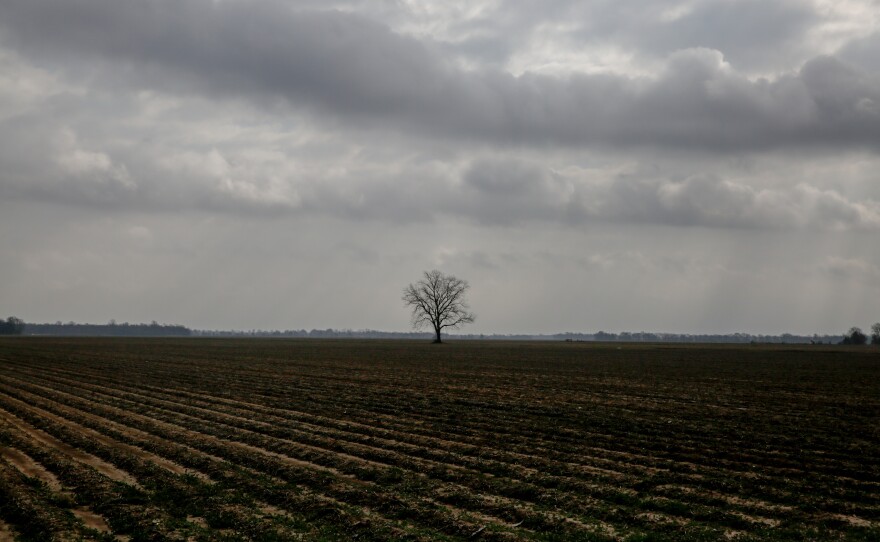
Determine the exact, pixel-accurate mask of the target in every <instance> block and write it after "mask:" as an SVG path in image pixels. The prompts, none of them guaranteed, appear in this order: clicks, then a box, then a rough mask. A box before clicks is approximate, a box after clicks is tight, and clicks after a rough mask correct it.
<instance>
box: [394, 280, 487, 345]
mask: <svg viewBox="0 0 880 542" xmlns="http://www.w3.org/2000/svg"><path fill="white" fill-rule="evenodd" d="M468 288H470V285H469V284H468V283H467V281H466V280H462V279H460V278H456V277H454V276H452V275H444V274H443V273H441V272H440V271H437V270H436V269H435V270H434V271H425V276H424V278H423V279H422V280H420V281H418V282H417V283H415V284H410V285H409V286H407V287H406V288H404V289H403V303H404V304H405V305H406V306H408V307H411V309H412V325H413V328H415V329H421V328H423V327H428V326H430V327H432V328H434V334H435V338H434V342H435V343H440V342H443V341H441V340H440V332H441V331H443V330H444V329H446V328H457V327H460V326H461V325H463V324H470V323H471V322H473V321H474V319H475V318H476V316H475V315H474V313H472V312H470V311H469V310H468V304H467V302H466V301H465V299H464V294H465V292H467V290H468Z"/></svg>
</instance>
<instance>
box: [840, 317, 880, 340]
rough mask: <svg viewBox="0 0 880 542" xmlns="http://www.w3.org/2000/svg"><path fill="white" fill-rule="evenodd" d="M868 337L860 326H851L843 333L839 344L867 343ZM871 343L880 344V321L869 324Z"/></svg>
mask: <svg viewBox="0 0 880 542" xmlns="http://www.w3.org/2000/svg"><path fill="white" fill-rule="evenodd" d="M868 339H869V337H868V336H867V335H865V333H864V332H862V330H861V328H858V327H851V328H850V329H849V331H848V332H847V333H846V335H844V337H843V340H842V341H840V344H867V343H868ZM870 340H871V344H880V322H877V323H876V324H874V325H872V326H871V336H870Z"/></svg>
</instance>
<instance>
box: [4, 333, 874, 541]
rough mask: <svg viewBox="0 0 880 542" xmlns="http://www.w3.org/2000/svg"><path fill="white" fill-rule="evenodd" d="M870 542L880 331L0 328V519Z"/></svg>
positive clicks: (281, 536)
mask: <svg viewBox="0 0 880 542" xmlns="http://www.w3.org/2000/svg"><path fill="white" fill-rule="evenodd" d="M12 537H17V538H18V539H20V540H37V541H48V540H80V539H85V540H133V541H138V540H197V541H198V540H230V541H231V540H670V541H671V540H730V539H734V540H798V541H799V540H880V351H878V350H877V349H871V348H850V349H845V348H840V347H820V346H809V347H808V346H803V347H784V346H778V347H763V346H740V347H722V346H714V347H695V346H665V345H664V346H659V345H644V346H642V345H613V344H612V345H603V344H589V343H495V342H459V343H450V344H446V345H431V344H428V343H421V342H408V341H316V340H302V341H285V340H256V339H254V340H208V339H204V340H203V339H167V340H166V339H51V338H9V339H3V340H0V540H7V539H10V538H12Z"/></svg>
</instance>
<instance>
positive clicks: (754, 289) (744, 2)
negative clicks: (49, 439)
mask: <svg viewBox="0 0 880 542" xmlns="http://www.w3.org/2000/svg"><path fill="white" fill-rule="evenodd" d="M878 239H880V1H878V0H670V1H660V0H632V1H627V2H620V1H617V0H590V1H583V0H486V1H484V0H461V1H459V0H450V1H445V2H433V1H427V0H425V1H422V0H363V1H349V0H320V1H318V0H302V1H294V0H139V1H133V0H132V1H125V0H39V1H34V0H3V1H2V2H0V316H4V317H5V316H8V315H15V316H17V317H20V318H23V319H24V320H26V321H29V322H54V321H57V320H61V321H69V320H75V321H78V322H94V323H102V322H107V321H109V320H110V319H115V320H116V321H119V322H122V321H129V322H149V321H151V320H158V321H160V322H164V323H177V324H183V325H187V326H190V327H194V328H199V329H244V330H249V329H300V328H305V329H312V328H328V327H333V328H339V329H343V328H350V329H367V328H368V329H378V330H389V331H390V330H406V329H408V328H409V312H408V311H407V309H406V308H405V307H404V306H403V303H402V301H401V295H402V290H403V288H404V287H405V286H406V285H407V284H409V283H410V282H414V281H416V280H418V279H419V278H420V276H421V274H422V273H423V272H424V271H426V270H430V269H439V270H441V271H443V272H445V273H449V274H453V275H455V276H457V277H459V278H463V279H465V280H467V281H468V282H469V283H470V286H471V289H470V291H469V292H468V300H469V302H470V306H471V309H472V310H473V312H475V313H476V315H477V320H476V322H475V323H474V324H471V325H469V326H468V327H466V328H464V329H463V331H464V332H472V333H553V332H563V331H581V332H594V331H598V330H604V331H657V332H680V333H732V332H752V333H783V332H793V333H803V334H810V333H826V332H827V333H837V332H841V333H842V332H844V331H846V330H847V329H849V327H851V326H860V327H862V328H863V329H867V328H869V327H870V324H871V323H873V322H876V321H878V320H880V242H878Z"/></svg>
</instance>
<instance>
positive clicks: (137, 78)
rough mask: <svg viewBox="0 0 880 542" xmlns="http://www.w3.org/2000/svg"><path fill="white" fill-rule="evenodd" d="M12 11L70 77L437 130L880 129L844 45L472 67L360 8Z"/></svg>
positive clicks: (6, 17) (660, 135)
mask: <svg viewBox="0 0 880 542" xmlns="http://www.w3.org/2000/svg"><path fill="white" fill-rule="evenodd" d="M785 5H786V6H787V5H788V4H785ZM786 9H787V8H786ZM0 21H2V23H0V25H2V35H3V38H2V41H3V43H5V44H6V46H7V47H14V48H15V49H17V50H18V51H19V52H21V53H22V54H25V55H28V56H31V57H33V58H37V59H42V60H41V61H42V62H56V63H57V62H72V63H73V64H71V66H72V67H71V69H69V70H68V71H67V73H68V75H70V76H71V77H72V76H73V75H71V74H72V73H73V72H74V71H75V70H77V69H78V68H79V69H81V66H82V64H81V63H83V62H85V63H88V64H87V65H88V68H87V69H86V70H85V71H86V73H92V74H98V75H99V76H100V77H101V78H106V79H109V80H113V81H117V82H118V81H120V80H125V81H127V84H130V85H133V86H134V87H136V88H157V89H161V90H163V91H166V92H174V93H186V92H191V91H193V90H195V89H198V91H199V92H202V93H207V94H208V95H214V96H218V97H225V98H244V99H247V100H249V101H250V102H251V103H254V104H261V105H264V106H267V107H277V105H278V104H279V103H281V104H284V105H285V107H288V108H293V109H294V110H298V111H311V112H312V113H313V114H315V115H320V116H323V117H327V118H336V119H340V120H341V119H344V120H345V122H347V123H349V124H350V125H358V124H359V123H361V124H363V123H367V124H370V125H371V126H388V127H389V128H393V129H394V130H403V131H405V132H410V133H416V134H419V135H420V136H423V137H424V136H428V137H431V136H435V137H436V136H442V137H446V138H457V139H465V140H471V141H475V142H487V143H493V144H499V143H500V144H505V145H511V144H516V145H523V144H525V145H547V144H555V145H563V146H568V147H571V148H577V147H582V146H597V147H613V148H634V147H643V146H651V147H659V148H688V149H705V150H710V151H721V152H740V151H743V150H756V149H762V150H768V149H772V148H779V147H791V146H815V145H819V146H824V147H831V148H833V147H840V146H844V145H846V146H852V145H857V146H864V147H867V148H872V149H876V147H877V141H880V107H878V105H877V104H878V103H880V77H878V76H877V74H876V73H874V72H869V71H865V70H864V69H862V68H859V67H856V66H854V65H849V64H846V63H844V62H843V61H841V60H838V59H836V58H833V57H817V58H815V59H813V60H811V61H809V62H807V63H806V64H805V65H804V66H803V68H802V69H800V70H797V71H793V72H788V73H782V74H780V75H778V76H777V77H775V78H774V79H772V80H770V79H752V78H749V77H747V76H746V75H745V74H744V73H741V72H738V71H737V70H736V69H735V68H734V67H733V66H731V65H730V64H729V63H728V62H727V61H726V60H725V57H724V55H723V54H722V53H721V52H719V51H717V50H715V49H708V48H690V49H685V50H681V51H677V52H674V53H671V54H670V55H669V56H668V57H667V59H666V61H665V67H664V69H663V70H662V71H660V72H659V73H658V74H656V75H652V76H645V77H632V76H629V75H622V74H586V73H577V72H571V73H570V74H568V75H565V76H549V75H538V74H534V73H524V74H523V75H521V76H514V75H511V74H510V73H507V72H504V71H501V70H499V69H497V68H492V67H480V68H477V69H473V70H466V69H462V68H460V67H459V66H457V65H456V63H455V62H454V61H452V59H449V58H447V57H445V56H444V54H443V52H442V51H443V49H442V47H439V46H436V44H433V43H432V42H430V41H428V40H419V39H416V38H413V37H410V36H406V35H402V34H398V33H395V32H394V31H392V30H391V29H390V28H389V27H387V26H385V25H382V24H379V23H376V22H373V21H371V20H369V19H368V18H366V17H363V16H360V15H356V14H350V13H343V12H338V11H297V10H293V9H291V8H289V7H288V6H287V5H286V4H282V3H277V2H261V3H256V4H252V3H248V4H243V3H241V2H235V1H232V2H219V3H218V2H211V1H208V0H175V1H168V0H163V1H155V2H149V3H120V2H110V1H107V0H80V1H78V2H73V3H72V2H68V1H61V0H47V1H44V2H27V1H24V0H9V1H7V2H4V3H3V4H2V6H0ZM694 43H697V42H696V41H695V42H694Z"/></svg>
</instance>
